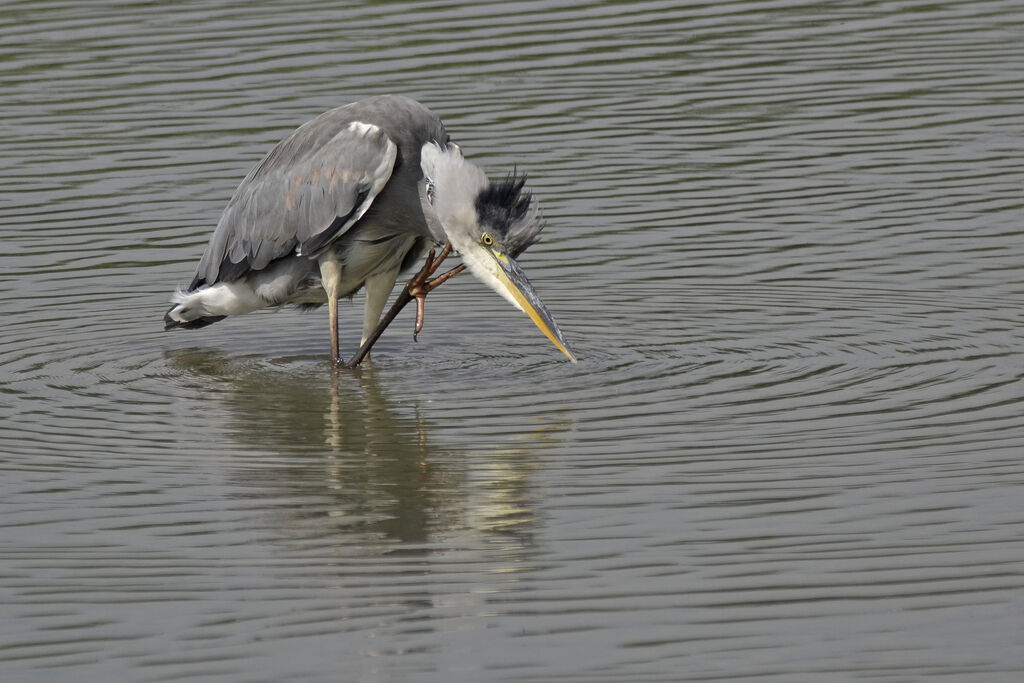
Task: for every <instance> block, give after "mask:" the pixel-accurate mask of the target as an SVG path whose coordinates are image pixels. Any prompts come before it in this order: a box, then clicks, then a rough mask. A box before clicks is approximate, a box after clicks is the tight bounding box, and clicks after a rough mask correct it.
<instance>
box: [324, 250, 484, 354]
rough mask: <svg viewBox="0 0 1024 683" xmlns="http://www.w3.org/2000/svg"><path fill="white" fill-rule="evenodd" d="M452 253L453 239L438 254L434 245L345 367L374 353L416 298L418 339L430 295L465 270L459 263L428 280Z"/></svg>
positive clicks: (416, 331)
mask: <svg viewBox="0 0 1024 683" xmlns="http://www.w3.org/2000/svg"><path fill="white" fill-rule="evenodd" d="M451 253H452V244H451V242H447V243H445V245H444V247H442V248H441V253H439V254H438V253H437V252H436V250H435V249H434V248H433V247H431V249H430V251H429V252H428V253H427V260H426V262H425V263H424V264H423V267H422V268H420V270H419V272H418V273H416V274H415V275H414V276H413V277H412V279H411V280H409V283H408V284H406V285H405V287H404V288H403V289H402V291H401V292H400V293H399V294H398V298H397V299H395V303H394V304H393V305H392V306H391V308H390V309H389V310H388V312H387V313H386V314H385V315H384V317H383V318H381V320H380V322H379V323H377V327H376V329H374V331H373V333H372V334H371V335H370V336H369V337H367V338H366V341H364V342H363V345H362V346H361V347H359V351H357V352H356V354H355V355H354V356H352V358H350V359H349V360H348V361H346V362H345V363H341V365H342V367H346V368H354V367H356V366H357V365H359V363H361V362H362V360H363V358H365V357H366V356H367V354H369V353H370V349H371V348H373V345H374V344H375V343H376V342H377V340H378V339H379V338H380V335H381V334H383V333H384V330H385V329H387V327H388V325H390V324H391V321H392V320H394V319H395V317H396V316H397V315H398V313H399V312H400V311H401V310H402V309H403V308H405V305H406V304H408V303H409V302H410V301H412V300H413V299H415V300H416V326H415V328H414V330H413V335H412V338H413V339H414V340H415V339H416V337H417V335H419V333H420V332H421V331H422V330H423V314H424V305H425V303H426V298H427V294H429V293H430V292H432V291H434V290H435V289H437V288H438V287H440V286H441V285H442V284H444V283H445V282H447V281H448V280H450V279H451V278H453V277H455V276H456V275H458V274H459V273H461V272H462V271H463V270H464V269H465V268H466V266H465V265H464V264H459V265H457V266H455V267H454V268H451V269H449V270H447V271H445V272H444V273H442V274H441V275H438V276H437V277H435V278H434V279H432V280H430V279H428V278H429V277H430V276H431V275H433V274H434V273H436V272H437V269H438V268H440V267H441V264H442V263H443V262H444V260H445V259H446V258H448V255H449V254H451Z"/></svg>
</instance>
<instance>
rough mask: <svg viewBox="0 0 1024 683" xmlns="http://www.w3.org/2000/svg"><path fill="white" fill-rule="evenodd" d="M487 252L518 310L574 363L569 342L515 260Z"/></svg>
mask: <svg viewBox="0 0 1024 683" xmlns="http://www.w3.org/2000/svg"><path fill="white" fill-rule="evenodd" d="M487 251H488V252H489V253H490V255H491V256H493V257H494V260H495V261H497V262H498V265H499V266H500V268H498V270H497V272H496V273H495V274H496V275H497V279H498V282H499V283H500V285H501V287H503V288H504V289H505V291H506V292H508V294H509V295H510V296H511V297H512V299H513V300H514V301H515V302H516V304H517V305H518V306H519V308H520V310H522V311H523V313H525V314H526V315H528V316H530V320H532V321H533V324H534V325H536V326H537V329H539V330H540V331H541V332H543V333H544V336H546V337H547V338H548V339H550V340H551V343H552V344H554V345H555V347H556V348H557V349H558V350H559V351H561V352H562V353H564V354H565V355H566V356H567V357H568V358H569V360H571V361H572V362H573V363H575V362H576V356H575V355H574V354H573V352H572V351H571V350H570V349H569V342H568V341H566V339H565V336H564V335H562V331H561V330H559V329H558V325H557V324H556V323H555V319H554V317H553V316H552V315H551V311H549V310H548V308H547V306H545V305H544V302H543V301H541V300H540V296H539V295H538V294H537V292H536V291H535V290H534V289H533V285H531V284H530V281H529V280H528V279H527V278H526V273H524V272H523V269H522V268H520V267H519V264H518V263H516V262H515V259H512V258H510V257H509V256H507V255H505V254H503V253H501V252H499V251H496V250H494V249H487Z"/></svg>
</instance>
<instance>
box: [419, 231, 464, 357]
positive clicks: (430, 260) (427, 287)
mask: <svg viewBox="0 0 1024 683" xmlns="http://www.w3.org/2000/svg"><path fill="white" fill-rule="evenodd" d="M451 253H452V243H451V242H447V243H445V245H444V247H443V248H442V249H441V253H440V254H437V258H434V250H433V249H431V250H430V252H429V253H428V254H427V262H426V263H425V264H423V268H422V269H420V272H418V273H416V276H415V277H413V279H412V280H410V281H409V284H408V286H407V289H408V290H409V295H410V296H411V297H412V298H414V299H416V326H415V327H414V328H413V332H412V338H413V341H416V337H417V336H418V335H419V333H420V332H422V331H423V316H424V313H425V311H426V303H427V294H429V293H430V292H432V291H434V290H435V289H436V288H437V287H440V286H441V285H442V284H444V283H445V282H446V281H447V280H449V279H450V278H452V277H454V276H456V275H458V274H459V273H461V272H462V270H463V269H464V268H465V266H463V265H458V266H455V267H454V268H452V269H450V270H448V271H446V272H444V273H442V274H441V275H438V276H437V277H435V278H434V279H433V280H427V278H428V277H430V276H431V275H433V274H434V273H435V272H437V269H438V268H440V267H441V264H442V263H443V262H444V260H445V259H446V258H448V255H449V254H451Z"/></svg>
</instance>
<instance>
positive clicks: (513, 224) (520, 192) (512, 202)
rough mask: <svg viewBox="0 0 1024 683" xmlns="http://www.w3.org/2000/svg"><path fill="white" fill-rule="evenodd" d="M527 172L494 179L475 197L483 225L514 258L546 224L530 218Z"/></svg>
mask: <svg viewBox="0 0 1024 683" xmlns="http://www.w3.org/2000/svg"><path fill="white" fill-rule="evenodd" d="M525 187H526V174H525V173H524V174H521V175H520V174H517V173H516V172H515V171H513V172H512V173H510V174H509V175H508V177H506V178H505V179H504V180H499V181H497V182H491V183H489V184H488V185H487V187H485V188H484V189H483V190H482V191H481V192H480V194H479V195H478V196H477V198H476V213H477V216H478V217H479V221H480V225H481V226H483V227H484V229H485V230H490V231H491V232H492V233H493V234H494V236H495V238H497V240H498V241H499V242H502V243H504V245H505V248H506V249H507V250H508V252H509V253H510V255H511V256H512V257H516V256H518V255H519V254H520V253H522V252H523V251H524V250H526V248H527V247H529V246H530V245H531V244H533V243H535V242H536V241H537V239H538V237H539V234H540V231H541V228H543V223H542V222H541V221H539V220H529V219H530V218H531V204H532V202H533V193H531V192H530V191H529V190H525V189H524V188H525Z"/></svg>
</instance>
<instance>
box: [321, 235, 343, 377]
mask: <svg viewBox="0 0 1024 683" xmlns="http://www.w3.org/2000/svg"><path fill="white" fill-rule="evenodd" d="M319 265H320V282H321V283H322V284H323V286H324V291H325V292H327V307H328V310H329V311H330V319H331V362H332V363H337V362H339V361H340V360H341V355H340V354H339V353H338V288H339V287H340V286H341V264H340V263H338V261H337V260H335V258H334V254H332V253H331V252H330V251H328V252H327V253H326V254H324V255H323V256H321V257H320V262H319Z"/></svg>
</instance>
